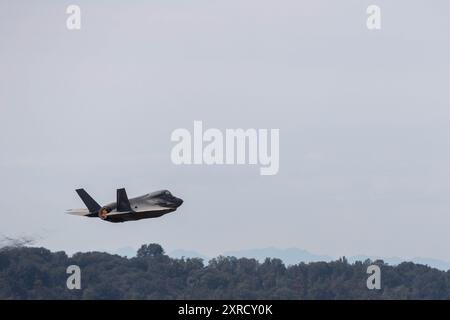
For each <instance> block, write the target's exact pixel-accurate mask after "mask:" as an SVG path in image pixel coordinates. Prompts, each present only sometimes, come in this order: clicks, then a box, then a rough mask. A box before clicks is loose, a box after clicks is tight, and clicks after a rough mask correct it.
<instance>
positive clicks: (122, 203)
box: [117, 188, 133, 212]
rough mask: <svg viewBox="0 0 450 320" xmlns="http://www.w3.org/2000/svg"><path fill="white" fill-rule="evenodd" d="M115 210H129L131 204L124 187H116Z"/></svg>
mask: <svg viewBox="0 0 450 320" xmlns="http://www.w3.org/2000/svg"><path fill="white" fill-rule="evenodd" d="M117 211H118V212H130V211H133V210H131V205H130V200H128V196H127V192H126V191H125V189H124V188H122V189H117Z"/></svg>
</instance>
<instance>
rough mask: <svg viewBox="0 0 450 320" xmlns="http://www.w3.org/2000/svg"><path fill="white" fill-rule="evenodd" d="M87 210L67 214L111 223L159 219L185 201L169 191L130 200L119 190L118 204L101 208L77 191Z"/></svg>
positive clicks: (71, 210)
mask: <svg viewBox="0 0 450 320" xmlns="http://www.w3.org/2000/svg"><path fill="white" fill-rule="evenodd" d="M75 191H76V192H77V193H78V195H79V196H80V198H81V200H83V202H84V204H85V205H86V207H87V209H70V210H67V212H66V213H68V214H73V215H77V216H84V217H90V218H94V217H98V218H100V219H102V220H105V221H109V222H126V221H135V220H141V219H147V218H157V217H161V216H162V215H165V214H167V213H169V212H173V211H175V210H177V208H178V207H179V206H181V204H182V203H183V200H182V199H180V198H177V197H174V196H173V195H172V194H171V193H170V192H169V191H168V190H161V191H156V192H153V193H148V194H145V195H143V196H140V197H136V198H132V199H128V196H127V193H126V191H125V189H124V188H122V189H117V199H116V202H112V203H110V204H107V205H105V206H103V207H101V206H100V205H99V204H98V203H97V202H96V201H95V200H94V199H92V197H91V196H90V195H89V194H88V193H87V192H86V191H85V190H84V189H77V190H75Z"/></svg>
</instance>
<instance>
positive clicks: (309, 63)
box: [0, 0, 450, 261]
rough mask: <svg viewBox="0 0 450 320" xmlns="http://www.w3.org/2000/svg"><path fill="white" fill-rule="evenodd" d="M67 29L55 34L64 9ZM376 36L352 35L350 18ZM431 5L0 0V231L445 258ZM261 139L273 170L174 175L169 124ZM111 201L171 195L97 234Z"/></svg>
mask: <svg viewBox="0 0 450 320" xmlns="http://www.w3.org/2000/svg"><path fill="white" fill-rule="evenodd" d="M70 4H77V5H79V6H80V7H81V10H82V28H81V30H79V31H69V30H67V29H66V19H67V17H68V15H67V14H66V13H65V10H66V7H67V6H68V5H70ZM369 4H377V5H379V6H380V7H381V10H382V12H381V13H382V29H381V30H379V31H369V30H368V29H367V28H366V17H367V15H366V8H367V6H368V5H369ZM449 11H450V2H448V1H447V0H441V1H438V0H436V1H432V2H431V1H425V0H422V1H412V0H408V1H406V0H405V1H400V0H397V1H380V0H376V1H375V0H374V1H361V0H352V1H350V0H345V1H335V0H329V1H323V0H321V1H318V0H310V1H300V0H281V1H280V0H277V1H275V0H271V1H267V0H199V1H196V0H193V1H181V0H176V1H163V0H159V1H120V2H119V1H70V2H69V1H31V0H29V1H12V0H11V1H5V0H0V112H1V113H0V150H1V152H0V182H1V183H0V192H1V198H0V199H1V202H0V215H1V222H0V234H3V235H7V236H12V237H16V236H33V237H38V238H39V239H40V240H39V241H38V243H37V244H38V245H43V246H46V247H48V248H51V249H52V250H67V251H68V252H74V251H76V250H83V251H86V250H113V249H117V248H121V247H126V246H132V247H138V246H139V245H140V244H143V243H150V242H157V243H161V244H162V245H163V246H164V248H165V249H166V250H168V251H170V250H173V249H179V248H182V249H190V250H196V251H199V252H202V253H204V254H207V255H210V256H212V255H215V254H218V253H221V252H224V251H228V250H239V249H248V248H260V247H268V246H273V247H279V248H286V247H298V248H303V249H307V250H309V251H312V252H315V253H321V254H328V255H332V256H341V255H355V254H369V255H370V254H372V255H379V256H401V257H414V256H422V257H433V258H439V259H444V260H447V261H450V252H449V250H448V243H450V139H449V136H450V90H449V83H450V63H449V57H450V42H449V30H450V20H449V19H448V12H449ZM194 120H202V121H203V123H204V126H206V127H214V128H219V129H222V130H225V129H226V128H266V129H270V128H279V129H280V170H279V173H278V175H275V176H260V175H259V169H258V167H255V166H176V165H174V164H172V162H171V160H170V151H171V149H172V147H173V146H174V143H173V142H171V141H170V134H171V132H172V131H173V130H174V129H176V128H187V129H189V130H192V127H193V121H194ZM77 187H84V188H86V190H87V191H88V192H89V193H90V194H91V195H92V196H93V197H94V198H95V199H96V200H97V201H98V202H100V203H107V202H111V201H114V198H115V189H116V188H119V187H126V188H127V191H128V195H129V196H130V197H131V196H137V195H140V194H144V193H147V192H151V191H154V190H157V189H163V188H167V189H169V190H171V191H172V192H173V193H174V194H175V195H177V196H179V197H181V198H183V199H184V200H185V203H184V204H183V206H182V207H181V208H180V209H179V210H178V211H177V212H175V213H172V214H168V215H166V216H164V217H162V218H159V219H148V220H142V221H138V222H130V223H124V224H113V223H107V222H104V221H101V220H100V219H88V218H82V217H76V216H70V215H66V214H64V211H65V210H66V209H68V208H81V207H83V204H82V202H81V200H80V199H79V198H78V196H77V195H76V193H75V192H74V189H75V188H77Z"/></svg>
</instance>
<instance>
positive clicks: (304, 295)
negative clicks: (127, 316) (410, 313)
mask: <svg viewBox="0 0 450 320" xmlns="http://www.w3.org/2000/svg"><path fill="white" fill-rule="evenodd" d="M370 264H377V265H378V266H380V268H381V289H380V290H369V289H367V286H366V281H367V278H368V276H369V275H368V274H367V272H366V271H367V267H368V266H369V265H370ZM69 265H77V266H79V267H80V270H81V289H79V290H77V289H75V290H69V289H68V288H67V286H66V281H67V278H68V277H69V276H70V274H67V273H66V269H67V267H68V266H69ZM449 298H450V273H449V272H444V271H440V270H437V269H433V268H430V267H427V266H424V265H418V264H414V263H409V262H408V263H402V264H400V265H398V266H389V265H387V264H385V263H383V261H375V262H371V261H364V262H356V263H354V264H349V263H348V262H347V260H346V259H345V258H342V259H339V260H337V261H334V262H328V263H327V262H315V263H309V264H305V263H299V264H297V265H292V266H288V267H286V266H285V265H284V264H283V263H282V261H281V260H279V259H269V258H267V259H266V260H265V261H264V262H263V263H259V262H258V261H257V260H254V259H246V258H241V259H237V258H235V257H218V258H215V259H212V260H210V261H209V262H204V261H202V260H201V259H198V258H187V259H173V258H171V257H169V256H167V255H165V254H164V250H163V248H162V247H161V246H160V245H158V244H149V245H143V246H142V247H141V248H140V249H139V251H138V254H137V256H136V257H133V258H130V259H128V258H126V257H121V256H118V255H111V254H107V253H101V252H86V253H76V254H74V255H73V256H72V257H69V256H68V255H67V254H66V253H64V252H51V251H49V250H47V249H45V248H31V247H4V248H2V249H0V299H449Z"/></svg>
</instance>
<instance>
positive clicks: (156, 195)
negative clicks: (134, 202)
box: [147, 190, 173, 198]
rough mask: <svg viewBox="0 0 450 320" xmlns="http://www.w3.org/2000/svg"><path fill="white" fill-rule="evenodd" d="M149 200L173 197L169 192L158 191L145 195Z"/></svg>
mask: <svg viewBox="0 0 450 320" xmlns="http://www.w3.org/2000/svg"><path fill="white" fill-rule="evenodd" d="M147 196H148V197H149V198H160V197H164V196H167V197H173V196H172V194H171V193H170V191H169V190H159V191H155V192H152V193H149V194H148V195H147Z"/></svg>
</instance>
